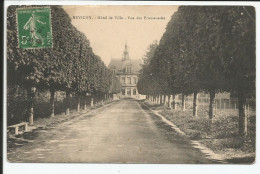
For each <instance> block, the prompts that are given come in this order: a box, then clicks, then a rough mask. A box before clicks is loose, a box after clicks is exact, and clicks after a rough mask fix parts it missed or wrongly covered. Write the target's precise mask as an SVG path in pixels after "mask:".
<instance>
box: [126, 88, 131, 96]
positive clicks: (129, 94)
mask: <svg viewBox="0 0 260 174" xmlns="http://www.w3.org/2000/svg"><path fill="white" fill-rule="evenodd" d="M127 95H128V96H131V88H127Z"/></svg>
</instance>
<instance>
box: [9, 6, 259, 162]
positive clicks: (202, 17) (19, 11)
mask: <svg viewBox="0 0 260 174" xmlns="http://www.w3.org/2000/svg"><path fill="white" fill-rule="evenodd" d="M5 20H6V21H5V22H6V31H5V34H6V43H5V44H6V49H5V51H6V59H5V61H6V74H7V80H6V115H5V118H6V119H5V120H6V128H5V132H6V135H5V136H6V151H7V153H6V158H7V161H8V163H109V164H114V163H120V164H222V165H225V164H254V163H255V159H256V9H255V7H254V6H248V5H240V6H236V5H227V6H225V5H224V6H213V5H208V6H203V5H197V6H194V5H185V4H183V5H77V4H76V3H75V4H74V5H64V4H62V5H49V4H48V5H28V4H27V5H21V4H20V5H9V6H7V7H6V18H5Z"/></svg>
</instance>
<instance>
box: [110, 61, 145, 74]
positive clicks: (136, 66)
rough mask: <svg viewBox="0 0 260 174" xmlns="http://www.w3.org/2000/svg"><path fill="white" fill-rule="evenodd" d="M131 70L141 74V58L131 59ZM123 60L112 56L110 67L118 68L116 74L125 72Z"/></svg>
mask: <svg viewBox="0 0 260 174" xmlns="http://www.w3.org/2000/svg"><path fill="white" fill-rule="evenodd" d="M130 62H131V70H132V73H134V74H139V73H140V70H141V60H140V59H131V60H130ZM122 64H123V61H122V59H114V58H112V59H111V61H110V63H109V65H108V68H109V69H116V74H122V73H124V68H125V67H122Z"/></svg>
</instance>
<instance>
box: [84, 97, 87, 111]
mask: <svg viewBox="0 0 260 174" xmlns="http://www.w3.org/2000/svg"><path fill="white" fill-rule="evenodd" d="M86 109H87V97H86V96H85V97H84V110H86Z"/></svg>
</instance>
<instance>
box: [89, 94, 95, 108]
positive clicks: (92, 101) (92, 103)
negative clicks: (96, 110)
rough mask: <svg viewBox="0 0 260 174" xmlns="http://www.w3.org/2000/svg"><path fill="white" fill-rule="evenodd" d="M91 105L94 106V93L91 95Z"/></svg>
mask: <svg viewBox="0 0 260 174" xmlns="http://www.w3.org/2000/svg"><path fill="white" fill-rule="evenodd" d="M90 106H91V107H93V106H94V98H93V95H91V101H90Z"/></svg>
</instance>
